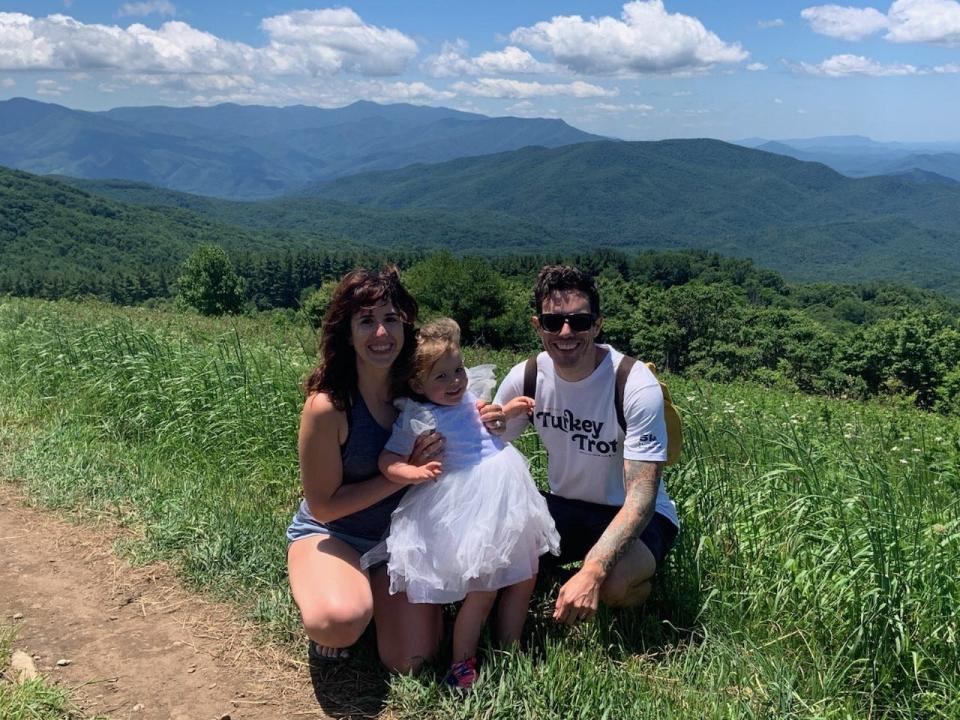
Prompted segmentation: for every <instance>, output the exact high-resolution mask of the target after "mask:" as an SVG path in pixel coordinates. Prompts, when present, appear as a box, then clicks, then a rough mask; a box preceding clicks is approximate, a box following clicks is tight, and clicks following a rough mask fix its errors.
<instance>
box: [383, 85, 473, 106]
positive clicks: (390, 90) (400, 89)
mask: <svg viewBox="0 0 960 720" xmlns="http://www.w3.org/2000/svg"><path fill="white" fill-rule="evenodd" d="M366 97H369V98H370V99H371V100H380V101H383V102H409V101H414V102H415V101H418V100H421V101H436V100H449V99H451V98H454V97H456V94H455V93H452V92H450V91H448V90H436V89H434V88H432V87H430V86H429V85H427V84H425V83H422V82H412V83H406V82H394V83H380V84H379V86H378V87H376V88H374V89H373V91H372V92H370V93H369V95H367V96H366Z"/></svg>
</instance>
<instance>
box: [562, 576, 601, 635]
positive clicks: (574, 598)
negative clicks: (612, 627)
mask: <svg viewBox="0 0 960 720" xmlns="http://www.w3.org/2000/svg"><path fill="white" fill-rule="evenodd" d="M602 584H603V579H602V578H600V577H599V576H598V575H597V574H596V573H595V572H594V571H593V570H591V569H590V568H583V569H582V570H580V572H578V573H577V574H576V575H574V576H573V577H572V578H570V579H569V580H567V582H565V583H564V584H563V587H561V588H560V594H559V595H558V596H557V606H556V608H555V609H554V611H553V619H554V620H556V621H557V622H558V623H563V624H564V625H573V624H575V623H578V622H582V621H584V620H589V619H591V618H592V617H593V616H594V615H596V614H597V608H598V607H599V605H600V585H602Z"/></svg>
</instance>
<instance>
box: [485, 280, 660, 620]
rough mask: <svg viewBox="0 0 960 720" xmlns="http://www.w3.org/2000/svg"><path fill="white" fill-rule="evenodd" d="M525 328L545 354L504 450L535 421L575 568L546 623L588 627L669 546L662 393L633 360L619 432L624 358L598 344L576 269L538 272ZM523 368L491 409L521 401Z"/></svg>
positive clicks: (588, 290) (596, 315) (623, 597)
mask: <svg viewBox="0 0 960 720" xmlns="http://www.w3.org/2000/svg"><path fill="white" fill-rule="evenodd" d="M534 303H535V307H536V312H537V314H536V315H534V316H533V318H532V322H533V326H534V328H535V329H536V331H537V333H538V335H539V336H540V339H541V341H542V342H543V348H544V351H545V352H542V353H540V354H539V355H538V356H537V382H536V405H535V407H534V410H533V412H532V414H531V416H530V417H529V418H523V417H521V418H517V419H515V420H513V421H511V422H509V423H508V426H507V429H506V432H505V433H504V439H505V440H512V439H514V438H516V437H517V436H519V435H520V433H521V432H522V431H523V428H524V427H525V425H526V423H527V422H533V425H534V427H535V428H536V430H537V433H538V434H539V435H540V439H541V441H542V442H543V445H544V447H546V449H547V457H548V471H547V473H548V479H549V483H550V492H549V493H546V498H547V504H548V506H549V508H550V513H551V515H552V516H553V519H554V521H555V522H556V524H557V530H558V531H559V533H560V539H561V543H560V550H561V556H560V558H559V560H558V562H559V563H561V564H566V563H568V562H573V561H575V560H583V566H582V568H581V569H580V570H579V571H578V572H577V573H576V574H574V575H573V576H572V577H571V578H570V579H569V580H568V581H567V582H566V583H564V585H563V587H561V588H560V593H559V595H558V597H557V604H556V609H555V611H554V615H553V617H554V619H555V620H557V621H558V622H561V623H565V624H568V625H569V624H573V623H576V622H579V621H582V620H588V619H590V618H591V617H593V615H594V614H595V613H596V611H597V607H598V605H599V603H600V602H604V603H606V604H608V605H616V606H632V605H638V604H640V603H642V602H643V601H644V600H646V598H647V596H648V595H649V594H650V580H651V578H652V577H653V575H654V573H655V572H656V569H657V565H658V564H659V563H661V562H662V561H663V558H664V556H665V555H666V553H667V551H668V550H669V549H670V547H671V546H672V545H673V542H674V540H675V539H676V535H677V530H678V526H679V523H678V521H677V511H676V507H675V506H674V504H673V501H671V500H670V497H669V496H668V495H667V492H666V489H665V488H664V486H663V483H662V482H661V481H660V470H661V467H662V464H663V462H664V461H665V460H666V457H667V432H666V424H665V422H664V416H663V393H662V392H661V390H660V385H659V383H658V382H657V379H656V377H654V375H653V373H652V372H650V370H649V369H648V368H647V367H646V366H645V365H644V364H643V363H641V362H638V363H636V364H635V365H634V366H633V368H632V370H631V371H630V375H629V376H628V378H627V382H626V386H625V388H624V393H623V414H624V418H625V420H626V432H625V433H624V431H622V430H621V428H620V424H619V422H618V419H617V413H616V409H615V403H614V386H615V376H616V370H617V366H618V365H619V362H620V359H621V358H622V357H623V356H622V354H621V353H619V352H617V351H616V350H614V349H613V348H611V347H610V346H608V345H601V344H598V343H596V338H597V336H598V335H599V333H600V330H601V328H602V326H603V318H602V317H601V314H600V297H599V293H598V292H597V287H596V285H595V283H594V282H593V279H592V278H591V277H590V276H589V275H587V274H586V273H584V272H582V271H581V270H579V269H577V268H575V267H569V266H562V265H553V266H547V267H544V268H543V269H542V270H541V271H540V275H539V277H538V278H537V284H536V287H535V288H534ZM525 364H526V363H520V364H519V365H517V366H516V367H514V368H513V369H512V370H511V371H510V373H509V374H508V375H507V377H506V378H505V379H504V381H503V383H502V384H501V386H500V389H499V390H498V392H497V397H496V398H495V400H494V403H496V404H498V405H503V404H504V403H506V402H508V401H509V400H511V399H513V398H515V397H518V396H520V395H523V379H524V367H525Z"/></svg>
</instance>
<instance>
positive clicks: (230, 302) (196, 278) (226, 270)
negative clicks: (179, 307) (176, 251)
mask: <svg viewBox="0 0 960 720" xmlns="http://www.w3.org/2000/svg"><path fill="white" fill-rule="evenodd" d="M177 287H178V290H179V297H180V299H181V300H182V301H183V302H184V303H186V304H187V305H189V306H190V307H193V308H196V309H197V310H198V311H199V312H200V313H201V314H202V315H223V314H224V313H235V312H238V311H239V310H240V308H241V307H242V306H243V301H244V293H243V280H242V278H240V277H239V276H238V275H237V273H236V271H235V270H234V269H233V263H231V262H230V258H229V257H227V253H226V252H224V250H223V248H221V247H217V246H216V245H201V246H200V247H198V248H197V249H196V250H194V251H193V253H192V254H191V255H190V257H188V258H187V259H186V261H184V263H183V266H182V267H181V272H180V277H179V278H178V279H177Z"/></svg>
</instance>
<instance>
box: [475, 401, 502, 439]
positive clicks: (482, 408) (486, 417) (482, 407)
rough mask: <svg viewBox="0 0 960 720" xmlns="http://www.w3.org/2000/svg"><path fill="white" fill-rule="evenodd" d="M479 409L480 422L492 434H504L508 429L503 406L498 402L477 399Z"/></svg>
mask: <svg viewBox="0 0 960 720" xmlns="http://www.w3.org/2000/svg"><path fill="white" fill-rule="evenodd" d="M477 411H478V412H479V413H480V422H482V423H483V424H484V427H486V428H487V432H489V433H491V434H492V435H502V434H503V431H504V430H506V429H507V416H506V414H505V413H504V412H503V408H502V407H500V406H499V405H497V404H496V403H491V402H487V401H485V400H477Z"/></svg>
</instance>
